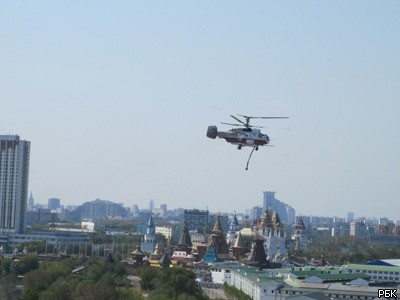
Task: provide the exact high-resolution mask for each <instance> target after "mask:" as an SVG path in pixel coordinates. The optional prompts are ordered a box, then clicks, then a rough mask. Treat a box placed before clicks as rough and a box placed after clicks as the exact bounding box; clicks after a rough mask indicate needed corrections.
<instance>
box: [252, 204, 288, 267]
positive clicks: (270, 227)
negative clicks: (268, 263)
mask: <svg viewBox="0 0 400 300" xmlns="http://www.w3.org/2000/svg"><path fill="white" fill-rule="evenodd" d="M258 234H259V235H260V236H262V237H263V239H264V249H265V253H266V255H267V257H268V259H270V260H271V259H278V258H279V256H286V255H287V249H286V246H285V240H286V236H285V232H284V226H283V224H282V223H281V220H280V218H279V215H278V213H277V212H276V211H275V212H274V213H273V214H272V211H271V210H270V209H266V210H265V212H264V214H263V215H262V217H261V222H260V224H259V227H258Z"/></svg>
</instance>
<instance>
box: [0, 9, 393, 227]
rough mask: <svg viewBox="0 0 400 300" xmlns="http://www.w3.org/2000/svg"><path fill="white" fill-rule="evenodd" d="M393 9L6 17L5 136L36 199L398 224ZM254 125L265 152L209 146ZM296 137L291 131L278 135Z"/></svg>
mask: <svg viewBox="0 0 400 300" xmlns="http://www.w3.org/2000/svg"><path fill="white" fill-rule="evenodd" d="M399 15H400V2H394V1H392V2H376V1H352V2H340V1H339V2H318V1H301V2H286V1H280V2H273V1H254V2H251V3H248V2H240V1H229V2H228V1H218V2H214V1H202V2H176V1H172V2H170V1H168V2H162V1H152V2H135V1H118V2H116V3H112V4H111V3H108V2H98V1H85V2H70V1H68V2H67V1H57V2H54V1H39V2H36V1H35V2H6V3H3V5H2V9H1V10H0V25H1V26H0V36H1V37H2V43H1V44H0V55H1V56H0V57H1V58H0V60H1V68H0V82H1V83H0V85H1V88H0V129H1V131H0V134H18V135H19V136H20V137H21V139H24V140H29V141H31V161H30V179H29V191H32V192H33V196H34V198H35V200H36V201H38V202H39V203H47V199H48V198H51V197H57V198H60V199H61V201H62V203H71V204H75V205H79V204H82V203H84V202H87V201H92V200H94V199H96V198H100V199H105V200H110V201H113V202H122V203H124V204H125V205H126V206H132V205H133V204H138V205H139V207H146V206H147V204H148V202H149V201H150V199H154V200H155V201H156V203H157V204H158V205H159V204H160V203H167V204H168V205H169V206H171V207H184V208H198V209H205V208H206V207H208V208H209V209H210V210H211V211H226V212H230V211H231V212H233V211H234V210H236V211H244V210H245V209H246V208H250V207H252V206H256V205H261V204H262V192H263V191H275V192H276V198H277V199H279V200H281V201H283V202H285V203H287V204H289V205H291V206H292V207H294V208H295V209H296V213H297V214H298V215H300V214H302V215H321V216H324V215H326V216H343V217H345V216H346V214H347V212H349V211H351V212H354V213H355V215H356V216H375V217H388V218H390V219H392V220H399V219H400V216H399V211H400V209H399V208H400V205H399V202H400V201H399V195H400V184H399V178H400V159H399V153H400V141H399V139H398V137H399V136H400V101H399V95H400V85H399V82H400V58H399V53H400V39H399V36H400V18H399V17H398V16H399ZM230 114H245V115H250V116H288V117H289V118H290V119H287V120H257V122H256V120H254V124H256V125H261V126H265V127H266V128H264V129H262V131H263V132H265V133H267V134H268V135H269V136H270V138H271V140H272V144H273V145H274V146H273V147H262V148H261V149H260V150H259V151H257V152H254V153H253V157H252V160H251V162H250V166H249V170H248V171H245V166H246V161H247V158H248V155H249V154H250V149H248V148H244V149H242V150H240V151H239V150H237V149H236V147H235V146H234V145H230V144H228V143H226V142H225V141H224V140H220V139H217V140H211V139H208V138H207V137H206V130H207V127H208V126H209V125H216V126H218V128H220V129H222V130H227V129H229V128H230V127H229V126H226V125H222V124H220V122H232V121H234V120H232V119H231V118H230V117H229V115H230ZM287 129H290V130H287Z"/></svg>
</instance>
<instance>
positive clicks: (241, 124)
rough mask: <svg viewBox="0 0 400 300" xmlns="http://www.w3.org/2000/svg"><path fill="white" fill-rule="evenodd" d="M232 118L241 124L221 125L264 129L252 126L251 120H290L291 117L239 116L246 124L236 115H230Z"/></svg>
mask: <svg viewBox="0 0 400 300" xmlns="http://www.w3.org/2000/svg"><path fill="white" fill-rule="evenodd" d="M230 116H231V117H232V118H233V119H235V120H236V121H238V122H239V123H240V124H233V123H221V124H225V125H232V126H245V127H246V128H250V127H257V128H264V127H262V126H254V125H250V119H288V118H289V117H250V116H245V115H240V114H238V116H241V117H242V118H244V119H245V122H244V121H242V120H240V119H239V118H237V117H235V116H234V115H230Z"/></svg>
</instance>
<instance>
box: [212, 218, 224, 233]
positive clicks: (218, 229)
mask: <svg viewBox="0 0 400 300" xmlns="http://www.w3.org/2000/svg"><path fill="white" fill-rule="evenodd" d="M220 217H221V216H220V215H218V216H217V220H216V221H215V224H214V229H213V230H212V232H213V233H218V232H220V233H222V226H221V220H220Z"/></svg>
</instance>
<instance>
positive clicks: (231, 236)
mask: <svg viewBox="0 0 400 300" xmlns="http://www.w3.org/2000/svg"><path fill="white" fill-rule="evenodd" d="M239 230H240V226H239V222H238V220H237V217H236V212H235V215H234V216H233V219H232V221H231V222H230V224H229V231H228V233H227V234H226V242H227V243H228V245H229V246H230V245H233V243H234V242H235V236H236V232H238V231H239Z"/></svg>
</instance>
